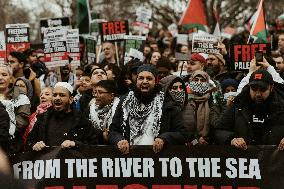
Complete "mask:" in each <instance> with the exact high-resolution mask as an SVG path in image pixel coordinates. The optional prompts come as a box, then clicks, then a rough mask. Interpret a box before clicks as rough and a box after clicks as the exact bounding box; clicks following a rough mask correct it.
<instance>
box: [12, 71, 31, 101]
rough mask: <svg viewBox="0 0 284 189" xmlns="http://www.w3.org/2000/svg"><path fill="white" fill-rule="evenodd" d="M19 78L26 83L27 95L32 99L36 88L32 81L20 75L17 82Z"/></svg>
mask: <svg viewBox="0 0 284 189" xmlns="http://www.w3.org/2000/svg"><path fill="white" fill-rule="evenodd" d="M19 80H22V81H23V82H24V83H25V85H26V87H27V97H28V98H29V100H32V98H33V93H34V89H33V86H32V84H31V82H30V81H29V80H28V79H26V78H25V77H18V78H17V79H16V81H15V83H16V82H17V81H19Z"/></svg>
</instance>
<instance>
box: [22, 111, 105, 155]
mask: <svg viewBox="0 0 284 189" xmlns="http://www.w3.org/2000/svg"><path fill="white" fill-rule="evenodd" d="M55 114H58V113H57V112H56V111H55V110H54V109H53V108H52V107H51V108H49V109H48V110H47V112H45V113H43V114H40V115H38V117H37V121H36V123H35V125H34V128H33V129H32V131H31V133H30V135H29V137H28V141H27V148H26V149H29V150H31V149H32V147H33V145H35V144H36V143H37V142H39V141H43V142H45V141H47V140H48V139H47V129H48V127H52V125H51V124H49V123H48V120H49V119H50V118H51V117H52V116H54V115H55ZM72 114H73V116H72V118H73V120H72V123H73V124H72V125H70V129H69V131H68V132H67V133H65V134H64V136H63V138H64V140H71V141H74V142H75V143H76V147H79V146H80V145H83V144H88V145H95V144H99V143H100V141H101V140H102V139H101V138H99V136H100V131H99V130H97V129H95V128H94V127H92V125H91V122H89V121H88V120H87V119H86V118H84V117H83V115H82V114H81V113H79V112H77V111H75V110H73V111H72Z"/></svg>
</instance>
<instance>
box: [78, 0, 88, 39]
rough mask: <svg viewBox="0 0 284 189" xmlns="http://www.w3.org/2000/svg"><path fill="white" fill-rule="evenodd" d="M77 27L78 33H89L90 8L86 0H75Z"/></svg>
mask: <svg viewBox="0 0 284 189" xmlns="http://www.w3.org/2000/svg"><path fill="white" fill-rule="evenodd" d="M76 5H77V20H76V21H77V27H78V28H79V33H80V34H81V33H89V25H90V14H91V13H90V8H89V1H88V0H77V1H76Z"/></svg>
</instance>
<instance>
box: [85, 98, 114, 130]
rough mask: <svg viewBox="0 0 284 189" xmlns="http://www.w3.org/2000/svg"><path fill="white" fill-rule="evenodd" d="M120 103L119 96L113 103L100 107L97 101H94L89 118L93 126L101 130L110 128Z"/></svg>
mask: <svg viewBox="0 0 284 189" xmlns="http://www.w3.org/2000/svg"><path fill="white" fill-rule="evenodd" d="M118 103H119V98H117V97H115V98H114V99H113V101H112V103H111V104H109V105H106V106H104V107H103V108H99V107H98V106H97V105H96V103H95V101H92V102H91V104H90V115H89V119H90V121H91V122H92V124H93V126H94V127H95V128H97V129H100V130H105V129H109V126H110V124H111V123H112V118H113V116H114V113H115V110H116V107H117V105H118Z"/></svg>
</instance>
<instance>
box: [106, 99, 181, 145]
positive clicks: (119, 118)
mask: <svg viewBox="0 0 284 189" xmlns="http://www.w3.org/2000/svg"><path fill="white" fill-rule="evenodd" d="M125 98H126V95H125V96H123V97H122V98H121V100H120V102H119V104H118V106H117V109H116V112H115V115H114V117H113V120H112V124H111V125H110V135H109V142H110V143H111V144H117V143H118V142H119V141H120V140H124V139H126V140H128V141H130V126H129V124H128V123H126V127H125V131H124V130H123V129H122V127H121V125H122V123H123V108H124V107H122V103H123V102H124V99H125ZM123 133H124V136H125V137H123ZM185 133H186V132H185V128H184V122H183V118H182V114H181V112H180V109H179V108H178V107H177V106H175V105H174V104H173V103H171V102H168V103H166V102H164V104H163V108H162V117H161V125H160V131H159V135H158V136H157V137H158V138H162V139H164V140H165V142H166V144H170V145H177V144H184V143H185V138H186V135H185Z"/></svg>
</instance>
